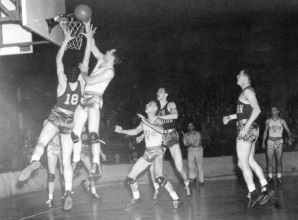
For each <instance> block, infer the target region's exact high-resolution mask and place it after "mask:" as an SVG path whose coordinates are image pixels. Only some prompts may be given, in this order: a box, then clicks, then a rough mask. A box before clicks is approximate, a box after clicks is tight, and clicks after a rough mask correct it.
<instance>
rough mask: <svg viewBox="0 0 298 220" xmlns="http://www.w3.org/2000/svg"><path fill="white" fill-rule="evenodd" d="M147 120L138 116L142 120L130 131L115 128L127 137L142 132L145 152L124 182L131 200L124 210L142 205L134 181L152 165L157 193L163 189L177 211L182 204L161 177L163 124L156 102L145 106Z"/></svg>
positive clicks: (136, 184)
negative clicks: (158, 114) (126, 184)
mask: <svg viewBox="0 0 298 220" xmlns="http://www.w3.org/2000/svg"><path fill="white" fill-rule="evenodd" d="M145 112H146V113H147V116H148V118H147V119H146V118H145V117H144V116H143V115H140V114H138V116H139V117H140V118H141V119H142V122H141V123H140V125H139V126H138V127H137V128H135V129H131V130H123V129H122V127H120V126H116V129H115V131H116V132H118V133H122V134H127V135H137V134H139V133H141V132H142V131H144V136H145V142H146V150H145V152H144V155H143V156H142V157H140V158H139V159H138V160H137V161H136V163H135V164H134V165H133V167H132V168H131V170H130V172H129V173H128V174H127V177H126V181H127V183H128V184H129V185H130V187H131V190H132V194H133V199H132V201H131V203H130V204H129V205H127V206H126V208H125V210H127V211H128V210H130V209H133V208H134V207H136V206H138V205H141V204H143V201H142V199H141V198H140V193H139V189H138V183H137V181H136V178H137V176H138V175H139V174H140V173H142V172H143V171H144V170H146V169H147V168H148V167H150V166H151V165H152V164H153V165H154V173H155V181H156V182H157V183H158V184H159V189H158V190H159V191H160V190H161V189H162V188H163V187H165V189H166V190H167V191H168V192H169V194H170V196H171V197H172V199H173V205H174V210H179V209H180V208H181V207H182V206H183V204H184V203H183V202H181V201H180V200H179V197H178V196H177V193H176V192H175V191H174V189H173V187H172V185H171V183H170V182H168V181H167V180H166V179H165V178H164V177H163V156H164V151H163V147H162V135H163V132H164V129H163V122H162V120H161V119H160V118H158V116H157V113H158V102H157V101H151V102H149V103H148V104H147V105H146V111H145Z"/></svg>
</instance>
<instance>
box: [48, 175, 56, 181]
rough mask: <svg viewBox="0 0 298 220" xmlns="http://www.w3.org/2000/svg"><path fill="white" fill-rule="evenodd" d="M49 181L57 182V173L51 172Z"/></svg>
mask: <svg viewBox="0 0 298 220" xmlns="http://www.w3.org/2000/svg"><path fill="white" fill-rule="evenodd" d="M49 182H55V174H52V173H50V174H49Z"/></svg>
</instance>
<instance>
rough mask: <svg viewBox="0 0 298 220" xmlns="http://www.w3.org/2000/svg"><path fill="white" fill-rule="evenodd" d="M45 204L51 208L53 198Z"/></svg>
mask: <svg viewBox="0 0 298 220" xmlns="http://www.w3.org/2000/svg"><path fill="white" fill-rule="evenodd" d="M46 204H47V205H48V206H49V208H52V207H53V200H52V199H49V200H48V201H47V202H46Z"/></svg>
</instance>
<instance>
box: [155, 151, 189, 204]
mask: <svg viewBox="0 0 298 220" xmlns="http://www.w3.org/2000/svg"><path fill="white" fill-rule="evenodd" d="M163 163H164V159H163V155H160V156H157V157H155V159H154V172H155V176H156V179H155V181H156V182H157V183H158V184H159V189H158V191H160V190H161V189H162V188H163V187H164V188H165V189H166V190H167V192H168V193H169V194H170V196H171V197H172V199H173V205H174V209H175V210H179V209H181V208H182V206H183V205H184V203H183V202H182V201H180V199H179V197H178V195H177V193H176V192H175V190H174V188H173V186H172V184H171V183H170V182H169V181H168V180H167V179H166V178H164V176H163Z"/></svg>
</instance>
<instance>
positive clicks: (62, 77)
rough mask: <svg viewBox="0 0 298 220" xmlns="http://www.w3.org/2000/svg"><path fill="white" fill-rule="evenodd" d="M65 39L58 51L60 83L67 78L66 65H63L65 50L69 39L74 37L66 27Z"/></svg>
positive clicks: (57, 61) (57, 60)
mask: <svg viewBox="0 0 298 220" xmlns="http://www.w3.org/2000/svg"><path fill="white" fill-rule="evenodd" d="M63 32H64V40H63V42H62V45H61V47H60V49H59V51H58V54H57V56H56V65H57V76H58V83H59V84H62V83H63V82H64V80H66V76H65V74H64V65H63V61H62V59H63V56H64V52H65V50H66V46H67V44H68V42H69V41H71V40H72V39H73V38H74V37H72V36H71V33H70V31H68V30H66V29H64V30H63Z"/></svg>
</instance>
